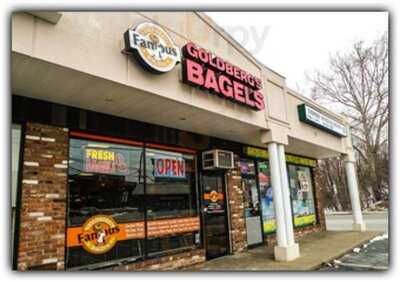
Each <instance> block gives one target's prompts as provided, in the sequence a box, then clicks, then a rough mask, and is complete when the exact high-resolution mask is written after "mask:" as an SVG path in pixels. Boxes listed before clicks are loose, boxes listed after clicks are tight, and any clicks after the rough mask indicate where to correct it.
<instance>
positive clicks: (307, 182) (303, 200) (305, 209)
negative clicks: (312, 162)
mask: <svg viewBox="0 0 400 282" xmlns="http://www.w3.org/2000/svg"><path fill="white" fill-rule="evenodd" d="M288 169H289V186H290V194H291V199H292V208H293V218H294V226H295V227H300V226H306V225H311V224H316V216H315V207H314V194H313V184H312V178H311V169H310V168H309V167H306V166H299V165H293V164H289V165H288Z"/></svg>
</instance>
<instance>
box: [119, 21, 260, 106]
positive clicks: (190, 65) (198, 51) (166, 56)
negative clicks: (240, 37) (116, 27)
mask: <svg viewBox="0 0 400 282" xmlns="http://www.w3.org/2000/svg"><path fill="white" fill-rule="evenodd" d="M124 38H125V51H126V52H129V53H132V54H133V55H134V57H135V58H136V60H137V61H138V62H139V63H140V64H141V65H142V66H143V67H144V68H145V69H146V70H148V71H150V72H152V73H157V74H161V73H165V72H169V71H171V70H172V69H173V68H174V67H175V65H177V64H178V63H179V62H180V61H181V54H180V53H181V52H180V50H179V48H178V47H177V46H176V45H175V44H174V42H173V41H172V39H171V38H170V37H169V35H168V33H167V32H166V31H165V30H163V29H162V28H161V27H159V26H158V25H155V24H153V23H150V22H146V23H141V24H139V25H137V26H136V27H135V28H134V29H129V30H128V31H126V32H125V34H124ZM182 55H183V62H182V81H183V82H184V83H186V84H188V85H190V86H193V87H196V88H199V89H202V90H205V91H208V92H210V93H212V94H216V95H218V96H220V97H223V98H226V99H228V100H231V101H233V102H236V103H238V104H241V105H244V106H247V107H250V108H252V109H254V110H257V111H259V110H263V109H264V108H265V104H264V96H263V94H262V93H261V92H260V90H261V89H262V82H261V79H260V78H258V77H256V76H254V75H252V74H251V73H249V72H247V71H244V70H242V69H241V68H239V67H237V66H235V65H233V64H231V63H230V62H228V61H226V60H224V59H222V58H221V57H218V56H216V55H215V54H213V53H211V52H208V51H206V50H205V49H203V48H201V47H199V46H197V45H195V44H194V43H192V42H189V43H188V44H186V45H185V46H184V47H183V48H182Z"/></svg>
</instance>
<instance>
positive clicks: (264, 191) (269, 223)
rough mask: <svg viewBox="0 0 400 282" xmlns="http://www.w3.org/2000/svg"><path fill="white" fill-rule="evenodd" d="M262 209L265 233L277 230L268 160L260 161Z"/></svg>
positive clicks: (259, 177) (259, 179)
mask: <svg viewBox="0 0 400 282" xmlns="http://www.w3.org/2000/svg"><path fill="white" fill-rule="evenodd" d="M257 165H258V181H259V185H260V198H261V210H262V219H263V230H264V234H269V233H272V232H275V231H276V221H275V208H274V201H273V197H272V186H271V174H270V167H269V162H268V161H263V162H258V164H257Z"/></svg>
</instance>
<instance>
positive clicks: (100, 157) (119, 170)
mask: <svg viewBox="0 0 400 282" xmlns="http://www.w3.org/2000/svg"><path fill="white" fill-rule="evenodd" d="M83 154H84V156H83V160H84V166H83V170H84V171H85V172H89V173H101V174H113V175H128V174H129V152H127V151H124V150H118V149H97V148H90V147H87V148H85V149H84V150H83Z"/></svg>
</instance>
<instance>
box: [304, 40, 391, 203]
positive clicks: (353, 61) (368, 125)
mask: <svg viewBox="0 0 400 282" xmlns="http://www.w3.org/2000/svg"><path fill="white" fill-rule="evenodd" d="M388 57H389V51H388V34H387V32H385V33H384V34H383V35H382V36H380V37H379V38H378V39H377V40H375V41H374V42H372V43H371V44H366V43H365V42H363V41H360V42H357V43H355V44H354V45H353V47H352V49H351V50H349V51H347V52H343V53H336V54H335V55H333V56H331V58H330V63H329V68H328V69H327V70H326V71H322V70H317V71H315V73H314V74H313V75H312V76H311V77H309V80H310V81H311V83H312V85H313V86H312V98H313V99H315V100H318V101H319V102H322V103H323V104H325V105H329V107H330V108H332V109H334V110H336V111H339V112H340V114H342V115H344V116H346V117H347V118H348V120H349V122H350V125H351V134H352V137H353V146H354V148H355V150H356V153H357V154H356V155H357V158H358V160H357V164H358V176H359V180H360V182H361V185H360V187H361V190H362V191H361V192H362V194H363V195H362V197H364V199H366V200H368V198H373V199H374V201H381V200H383V199H386V198H387V194H388V182H389V175H388V174H389V154H388V147H389V146H388V142H389V141H388V122H389V107H388V103H389V90H388V77H389V60H388ZM326 177H328V176H326Z"/></svg>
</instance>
